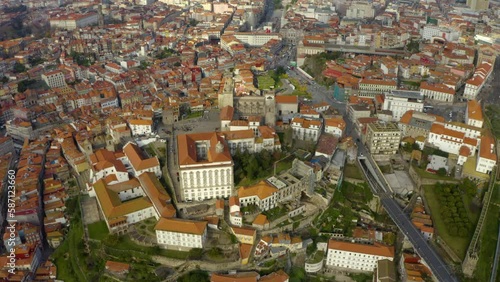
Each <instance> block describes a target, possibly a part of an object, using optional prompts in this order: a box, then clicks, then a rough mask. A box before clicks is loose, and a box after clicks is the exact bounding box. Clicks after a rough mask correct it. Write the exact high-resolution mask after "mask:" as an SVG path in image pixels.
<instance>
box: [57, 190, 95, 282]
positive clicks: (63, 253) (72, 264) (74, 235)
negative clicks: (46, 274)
mask: <svg viewBox="0 0 500 282" xmlns="http://www.w3.org/2000/svg"><path fill="white" fill-rule="evenodd" d="M79 201H80V200H79V198H76V199H71V200H68V201H67V203H66V205H67V206H70V205H75V207H78V205H79ZM68 209H73V210H74V214H73V217H72V218H71V227H70V229H69V232H68V234H67V235H66V238H65V240H64V241H63V243H62V244H61V245H60V246H59V248H57V249H56V250H55V252H54V253H53V254H52V256H51V257H52V258H53V259H54V261H55V264H56V266H57V269H58V270H59V269H64V270H62V271H58V272H57V279H60V280H64V281H87V276H86V274H85V272H84V271H85V270H84V269H83V268H84V267H83V266H84V265H85V264H84V258H83V224H82V220H81V214H80V209H79V208H68Z"/></svg>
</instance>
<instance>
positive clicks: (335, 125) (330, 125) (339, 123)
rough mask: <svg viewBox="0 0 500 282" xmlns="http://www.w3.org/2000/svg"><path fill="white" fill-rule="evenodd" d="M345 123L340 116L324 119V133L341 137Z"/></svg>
mask: <svg viewBox="0 0 500 282" xmlns="http://www.w3.org/2000/svg"><path fill="white" fill-rule="evenodd" d="M345 127H346V123H345V121H344V119H343V118H342V117H339V118H327V119H325V133H329V134H332V135H335V136H338V137H342V134H343V133H344V130H345Z"/></svg>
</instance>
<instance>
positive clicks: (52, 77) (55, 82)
mask: <svg viewBox="0 0 500 282" xmlns="http://www.w3.org/2000/svg"><path fill="white" fill-rule="evenodd" d="M42 80H43V81H45V83H47V85H48V86H49V87H50V88H58V87H64V86H66V80H64V74H63V72H62V71H57V70H56V71H51V72H48V73H44V74H42Z"/></svg>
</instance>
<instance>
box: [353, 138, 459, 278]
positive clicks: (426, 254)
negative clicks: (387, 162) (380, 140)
mask: <svg viewBox="0 0 500 282" xmlns="http://www.w3.org/2000/svg"><path fill="white" fill-rule="evenodd" d="M361 147H363V145H362V144H361ZM363 152H364V154H366V157H367V158H368V159H370V158H371V157H370V155H369V153H368V152H366V150H363ZM365 164H366V165H365V166H364V171H366V172H368V173H367V177H368V180H369V181H368V183H369V184H370V186H371V188H372V190H373V191H374V193H375V194H377V195H378V196H379V197H380V202H381V203H382V206H383V207H384V209H385V210H386V211H387V213H388V214H389V216H390V217H391V219H392V221H394V223H395V224H396V226H397V227H398V228H399V229H400V230H401V232H403V233H404V234H405V236H406V237H407V238H408V240H409V241H410V242H411V243H412V245H413V247H414V249H415V251H416V252H417V253H418V254H419V256H420V257H421V258H422V259H423V260H425V262H426V263H427V264H428V265H429V267H430V268H431V271H432V273H433V275H434V276H435V277H436V278H437V279H438V280H439V281H446V282H455V281H457V282H458V280H457V279H456V277H454V276H453V274H452V272H451V271H450V269H449V268H448V266H447V265H446V264H445V263H444V261H443V260H442V259H441V258H440V257H439V256H438V255H437V253H436V252H435V251H434V249H433V248H432V247H431V246H430V245H429V243H428V242H427V240H425V238H424V237H423V236H422V234H421V233H420V232H419V231H418V230H417V228H415V226H414V225H413V224H412V223H411V221H410V218H409V217H408V216H407V215H406V214H405V213H404V212H403V210H402V209H401V207H400V206H399V205H398V203H397V202H396V200H395V199H394V198H393V197H392V195H391V193H390V192H389V188H388V187H384V186H382V187H380V185H379V183H383V181H381V179H380V177H381V176H379V175H377V173H376V174H375V175H371V173H370V172H369V171H370V170H369V169H367V166H371V167H373V169H374V170H376V167H374V165H375V164H374V163H373V161H368V162H366V163H365ZM377 178H378V180H380V181H377ZM382 185H384V184H382Z"/></svg>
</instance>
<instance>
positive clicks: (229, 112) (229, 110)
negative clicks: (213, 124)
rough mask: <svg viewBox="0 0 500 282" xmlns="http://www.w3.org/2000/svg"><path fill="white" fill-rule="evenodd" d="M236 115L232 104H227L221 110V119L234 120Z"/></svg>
mask: <svg viewBox="0 0 500 282" xmlns="http://www.w3.org/2000/svg"><path fill="white" fill-rule="evenodd" d="M233 116H234V108H233V107H231V106H225V107H224V108H222V109H221V110H220V119H221V120H232V119H233Z"/></svg>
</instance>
